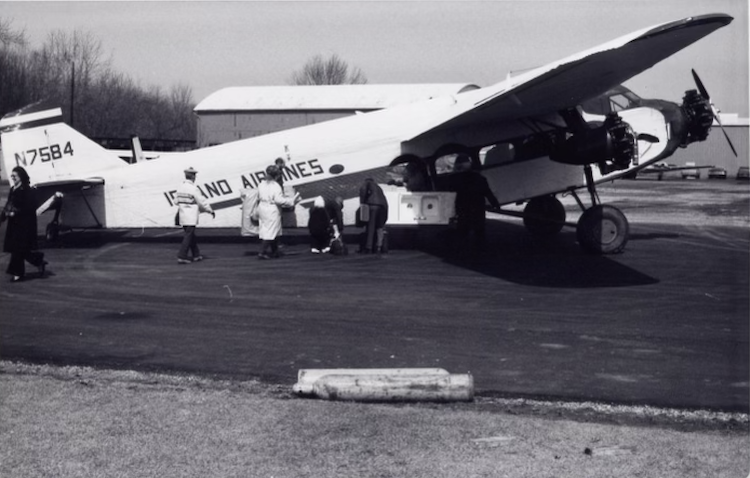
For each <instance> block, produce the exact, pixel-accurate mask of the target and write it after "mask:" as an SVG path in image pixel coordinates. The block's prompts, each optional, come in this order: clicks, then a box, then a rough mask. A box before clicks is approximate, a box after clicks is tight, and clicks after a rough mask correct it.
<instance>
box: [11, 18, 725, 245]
mask: <svg viewBox="0 0 750 478" xmlns="http://www.w3.org/2000/svg"><path fill="white" fill-rule="evenodd" d="M732 20H733V19H732V17H730V16H728V15H725V14H708V15H701V16H696V17H689V18H685V19H682V20H678V21H673V22H668V23H663V24H660V25H656V26H653V27H649V28H645V29H642V30H639V31H636V32H633V33H631V34H628V35H625V36H622V37H620V38H617V39H615V40H612V41H610V42H608V43H604V44H602V45H600V46H598V47H595V48H592V49H589V50H586V51H583V52H580V53H577V54H574V55H572V56H569V57H567V58H564V59H562V60H559V61H555V62H552V63H550V64H548V65H545V66H542V67H539V68H536V69H533V70H530V71H527V72H525V73H523V74H520V75H518V76H515V77H509V78H507V79H505V80H504V81H501V82H499V83H497V84H494V85H491V86H488V87H485V88H480V89H476V90H471V91H467V92H464V93H461V94H457V95H453V96H448V97H442V98H433V99H430V100H428V101H424V102H419V103H413V104H408V105H400V106H396V107H392V108H387V109H383V110H379V111H375V112H370V113H365V114H359V115H355V116H351V117H345V118H341V119H338V120H332V121H328V122H323V123H318V124H314V125H309V126H304V127H300V128H294V129H289V130H285V131H280V132H276V133H271V134H267V135H264V136H259V137H255V138H249V139H245V140H239V141H235V142H232V143H226V144H222V145H218V146H212V147H208V148H203V149H198V150H194V151H188V152H184V153H179V154H174V155H171V156H170V157H169V158H164V159H161V160H157V161H141V162H136V163H133V164H128V163H125V162H124V161H122V160H121V159H119V158H118V157H117V156H116V155H114V154H112V153H110V152H108V151H107V150H105V149H103V148H101V147H99V145H97V144H96V143H94V142H92V141H90V140H89V139H88V138H86V137H85V136H83V135H81V134H80V133H78V132H77V131H75V130H74V129H72V128H71V127H69V126H68V125H66V124H65V123H64V122H63V121H62V112H61V109H59V108H47V107H45V106H44V105H42V104H37V105H32V106H29V107H26V108H23V109H21V110H19V111H17V112H14V113H11V114H8V115H6V116H5V117H3V118H2V120H0V134H1V137H0V139H1V140H2V144H3V152H4V161H5V164H4V166H5V168H6V170H10V169H12V168H13V167H15V166H17V165H20V166H23V167H25V168H27V169H28V171H29V173H30V175H31V177H33V178H34V180H35V181H36V183H35V186H36V188H37V191H38V193H39V194H40V196H41V197H40V199H42V200H43V199H45V198H51V199H50V201H49V202H52V203H56V204H55V207H56V208H57V209H56V210H57V213H56V215H55V220H54V221H53V222H52V223H50V225H49V226H48V233H49V235H52V236H54V235H55V234H56V233H57V232H58V230H59V228H60V227H62V226H63V224H62V223H61V222H60V218H62V219H63V220H64V225H65V226H66V227H92V226H93V227H107V228H143V227H173V226H174V215H175V194H176V191H175V190H174V189H173V188H172V185H173V184H174V183H175V181H176V180H178V179H179V178H180V177H181V175H182V171H183V170H184V169H185V168H186V167H188V166H195V167H196V168H198V169H200V171H201V175H202V176H203V178H202V181H200V182H199V183H198V184H197V185H198V187H199V188H200V189H201V191H202V192H203V193H204V195H206V196H207V197H208V198H209V202H210V205H211V208H212V209H213V210H214V211H216V218H215V219H214V220H213V221H211V220H209V221H207V224H205V227H238V226H239V222H240V214H239V213H238V210H237V206H239V205H240V204H241V198H240V193H241V191H242V190H243V189H248V188H256V187H257V186H258V184H260V182H261V181H262V180H263V178H264V171H265V168H266V166H267V165H268V164H269V163H270V162H271V161H273V159H274V158H277V157H282V158H284V159H285V160H286V165H285V167H284V171H285V172H286V173H287V174H286V175H285V179H286V183H285V185H290V186H292V187H294V188H295V189H296V190H297V192H299V193H300V195H301V197H302V198H303V200H306V201H307V202H308V203H309V202H311V201H313V200H314V198H316V197H318V196H323V197H326V198H333V197H335V196H342V197H344V199H345V211H344V217H345V219H346V220H347V222H350V220H351V218H353V217H354V214H353V212H352V209H355V208H356V206H357V205H356V203H355V201H354V198H356V197H357V196H358V188H359V185H360V184H361V183H362V181H363V180H364V179H365V178H368V177H372V178H375V179H376V181H378V182H381V183H383V182H386V180H387V178H388V173H389V171H391V172H392V171H403V172H404V177H403V184H405V185H406V188H407V189H408V188H409V185H410V184H416V183H419V184H420V192H419V193H416V192H415V193H414V194H422V195H426V196H424V198H425V200H428V201H430V200H432V199H430V198H433V199H434V198H437V200H438V201H439V200H440V198H443V199H445V197H452V196H449V195H450V194H452V193H451V192H450V191H451V190H452V185H451V175H450V174H442V173H443V172H444V166H445V164H446V158H450V157H451V155H453V156H454V157H455V155H457V154H459V153H464V154H469V155H470V157H471V158H472V162H473V163H474V167H475V169H479V170H481V172H482V175H483V176H485V177H486V178H487V180H488V181H489V184H490V187H491V189H492V190H493V191H495V193H496V196H497V199H498V200H499V202H500V204H503V205H508V204H517V203H524V202H525V203H527V205H526V207H525V209H524V211H523V216H524V223H525V224H526V226H527V228H528V229H529V230H530V231H532V232H536V233H539V234H555V233H557V232H559V231H560V229H561V228H562V226H563V224H564V220H565V211H564V209H563V207H562V205H561V203H560V201H559V200H558V199H557V198H556V196H557V195H558V194H561V193H573V194H576V191H577V190H582V189H583V190H587V191H588V194H589V195H590V198H591V206H589V207H586V206H584V203H583V201H581V200H580V199H579V200H578V203H579V204H580V205H581V207H582V208H584V209H585V211H584V213H583V214H582V215H581V218H580V220H579V221H578V223H577V226H576V228H577V238H578V241H579V243H580V245H581V246H582V248H583V249H584V250H586V251H590V252H593V253H605V254H606V253H616V252H620V251H622V250H623V249H624V247H625V244H626V242H627V239H628V222H627V219H626V218H625V216H624V215H623V213H622V212H621V211H619V210H618V209H617V208H615V207H612V206H609V205H604V204H600V202H599V200H598V197H597V194H596V185H597V184H598V183H600V182H602V181H609V180H613V179H618V178H621V177H623V176H626V175H628V174H633V173H635V172H637V171H638V170H640V169H643V168H645V167H647V166H648V165H650V164H653V163H655V162H656V161H661V160H663V159H664V158H667V157H669V156H670V155H672V154H673V153H674V151H675V150H676V149H677V148H680V147H686V146H688V145H689V144H690V143H692V142H695V141H703V140H705V139H706V137H707V135H708V132H709V130H710V128H711V125H712V120H713V118H716V119H718V115H717V110H716V109H715V107H714V106H713V104H712V103H711V100H710V97H709V95H708V92H707V91H706V88H705V87H704V86H703V84H702V82H701V81H700V79H699V77H698V75H697V74H696V73H695V72H694V71H693V76H694V79H695V82H696V83H697V90H690V91H688V92H686V94H685V96H684V99H683V102H682V104H675V103H672V102H668V101H662V100H647V99H642V98H639V97H637V96H636V95H635V94H633V93H632V92H630V91H628V90H626V89H624V88H623V87H622V86H621V84H622V83H623V82H625V81H627V80H628V79H630V78H632V77H634V76H636V75H638V74H640V73H641V72H643V71H645V70H647V69H649V68H651V67H652V66H653V65H655V64H656V63H658V62H660V61H662V60H664V59H665V58H668V57H669V56H671V55H673V54H675V53H676V52H678V51H680V50H682V49H683V48H685V47H687V46H688V45H690V44H692V43H694V42H696V41H698V40H699V39H701V38H703V37H704V36H706V35H708V34H710V33H712V32H714V31H715V30H717V29H719V28H721V27H724V26H726V25H728V24H729V23H730V22H731V21H732ZM615 97H617V98H618V99H619V98H624V99H625V104H619V106H617V107H614V108H613V106H614V104H615V103H616V101H615ZM602 105H604V106H602ZM725 134H726V133H725ZM727 139H728V138H727ZM730 144H731V143H730ZM448 162H449V161H448ZM389 168H393V169H389ZM410 171H418V172H420V174H421V175H422V177H421V180H420V181H415V180H414V178H409V177H408V175H409V174H410V173H408V174H407V172H410ZM441 195H442V196H441ZM575 197H576V198H578V196H577V195H576V196H575ZM62 206H64V207H63V209H62V210H61V209H60V207H62ZM430 207H431V206H430ZM297 209H298V210H301V212H302V213H305V212H306V209H305V208H297ZM397 209H399V208H398V207H395V208H391V210H397ZM61 211H62V213H61ZM390 214H391V213H389V217H390ZM417 219H418V218H417ZM299 223H300V224H306V220H304V222H302V221H300V222H299ZM416 223H417V224H419V221H418V220H416Z"/></svg>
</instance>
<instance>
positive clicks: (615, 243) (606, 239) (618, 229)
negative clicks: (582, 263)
mask: <svg viewBox="0 0 750 478" xmlns="http://www.w3.org/2000/svg"><path fill="white" fill-rule="evenodd" d="M629 234H630V225H629V224H628V220H627V218H626V217H625V215H624V214H623V213H622V211H620V210H619V209H617V208H616V207H614V206H607V205H597V206H594V207H592V208H589V209H587V210H586V211H584V213H583V214H582V215H581V218H580V219H579V220H578V225H577V227H576V237H577V238H578V244H579V245H580V246H581V248H582V249H583V250H584V251H585V252H588V253H591V254H619V253H621V252H622V251H624V250H625V245H626V244H627V243H628V236H629Z"/></svg>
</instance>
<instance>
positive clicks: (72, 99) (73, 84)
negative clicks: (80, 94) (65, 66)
mask: <svg viewBox="0 0 750 478" xmlns="http://www.w3.org/2000/svg"><path fill="white" fill-rule="evenodd" d="M75 101H76V62H75V60H73V61H71V62H70V127H71V128H73V127H74V126H75V121H74V118H75V110H76V107H75Z"/></svg>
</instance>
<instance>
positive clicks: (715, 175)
mask: <svg viewBox="0 0 750 478" xmlns="http://www.w3.org/2000/svg"><path fill="white" fill-rule="evenodd" d="M726 178H727V170H726V169H724V168H719V167H714V168H711V169H709V170H708V179H726Z"/></svg>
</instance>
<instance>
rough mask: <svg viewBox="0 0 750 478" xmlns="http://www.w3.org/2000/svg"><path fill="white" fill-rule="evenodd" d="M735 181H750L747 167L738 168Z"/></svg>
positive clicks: (749, 170)
mask: <svg viewBox="0 0 750 478" xmlns="http://www.w3.org/2000/svg"><path fill="white" fill-rule="evenodd" d="M737 179H739V180H744V181H750V168H748V167H747V166H740V169H738V170H737Z"/></svg>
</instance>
